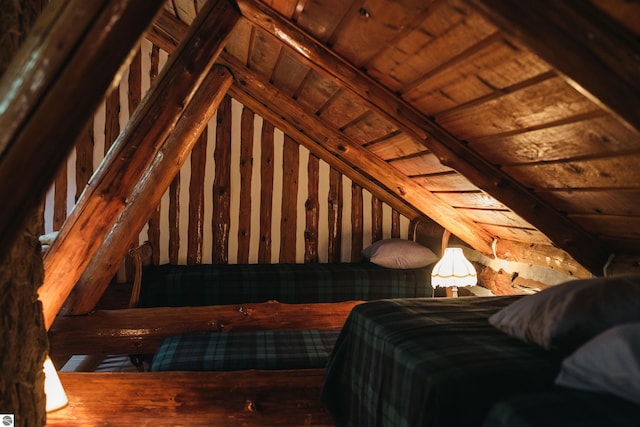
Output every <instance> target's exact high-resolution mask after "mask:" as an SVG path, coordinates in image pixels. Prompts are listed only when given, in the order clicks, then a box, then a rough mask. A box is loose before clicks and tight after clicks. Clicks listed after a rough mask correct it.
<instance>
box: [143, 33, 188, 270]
mask: <svg viewBox="0 0 640 427" xmlns="http://www.w3.org/2000/svg"><path fill="white" fill-rule="evenodd" d="M185 33H186V31H185ZM150 60H151V61H150V62H151V63H150V66H149V81H150V82H151V84H152V85H153V84H154V82H155V80H156V79H157V78H158V70H159V66H160V48H159V47H158V46H155V45H154V46H152V48H151V58H150ZM147 239H148V241H149V243H150V244H151V247H152V248H153V264H154V265H158V264H159V263H160V204H158V206H156V209H155V210H154V211H153V213H152V214H151V215H150V216H149V223H148V227H147Z"/></svg>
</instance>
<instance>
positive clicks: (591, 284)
mask: <svg viewBox="0 0 640 427" xmlns="http://www.w3.org/2000/svg"><path fill="white" fill-rule="evenodd" d="M634 321H640V275H633V276H617V277H609V278H594V279H584V280H573V281H569V282H566V283H564V284H560V285H556V286H554V287H551V288H547V289H545V290H543V291H541V292H539V293H537V294H535V295H528V296H524V297H522V298H520V299H519V300H517V301H516V302H514V303H512V304H510V305H508V306H507V307H505V308H503V309H502V310H500V311H498V312H497V313H495V314H494V315H492V316H491V317H490V318H489V322H490V323H491V324H492V325H493V326H495V327H496V328H498V329H500V330H502V331H503V332H506V333H507V334H509V335H513V336H514V337H517V338H520V339H522V340H524V341H528V342H532V343H536V344H538V345H540V346H542V347H544V348H546V349H547V350H559V351H561V352H564V353H566V354H568V353H570V352H572V351H574V350H575V349H576V348H578V347H579V346H581V345H582V344H584V343H585V342H587V341H588V340H590V339H591V338H593V337H595V336H596V335H598V334H599V333H601V332H603V331H604V330H606V329H608V328H610V327H612V326H614V325H618V324H620V323H626V322H634Z"/></svg>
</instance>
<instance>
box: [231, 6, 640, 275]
mask: <svg viewBox="0 0 640 427" xmlns="http://www.w3.org/2000/svg"><path fill="white" fill-rule="evenodd" d="M481 1H484V0H475V2H476V3H480V2H481ZM487 2H488V3H490V4H491V5H493V4H497V3H503V4H504V6H501V7H500V8H499V9H507V8H508V7H507V3H508V2H503V1H501V0H495V1H494V0H487ZM238 3H239V5H240V8H241V10H242V13H243V16H244V17H245V18H247V19H248V20H249V21H251V22H252V23H254V24H255V25H256V26H258V27H260V28H261V29H263V30H265V31H267V32H268V33H270V34H271V35H272V36H274V37H276V38H277V39H278V40H279V41H281V42H283V43H284V44H285V45H286V46H288V47H289V48H290V49H292V50H293V51H294V52H296V54H297V55H298V57H299V58H300V59H301V61H302V62H303V63H304V64H305V65H307V66H309V67H311V68H313V69H315V70H317V71H318V72H320V73H323V74H326V75H329V76H332V77H334V82H335V83H336V84H337V85H339V86H340V87H342V88H343V89H345V90H347V91H348V92H350V93H352V94H353V95H355V96H357V97H358V98H359V99H361V100H362V101H363V102H364V103H365V104H366V105H367V106H368V107H369V108H371V109H372V110H374V111H377V112H378V113H379V114H381V115H382V116H383V117H385V118H386V119H387V120H389V121H390V122H391V123H394V124H395V125H396V126H398V127H399V128H400V129H402V130H404V131H405V132H407V133H408V134H409V135H412V136H413V137H414V138H415V139H416V140H418V141H421V142H422V143H423V144H424V145H425V146H426V147H427V148H429V150H431V151H432V152H433V153H434V154H435V155H436V156H438V159H439V160H440V161H441V162H442V163H443V164H445V165H446V166H449V167H451V168H453V169H455V170H457V171H458V172H460V173H461V174H463V175H464V176H465V177H466V178H467V179H468V180H469V181H471V182H472V183H473V184H475V185H476V186H478V187H479V188H481V189H482V190H484V191H486V192H487V193H488V194H490V195H492V196H494V197H495V198H496V199H497V200H500V201H501V202H503V203H505V204H506V205H508V206H509V207H510V208H511V209H512V210H513V211H514V212H516V213H517V214H518V215H519V216H521V217H522V218H523V219H525V220H526V221H528V222H529V223H531V224H533V225H534V226H536V228H538V229H539V230H540V231H542V232H543V233H544V234H545V235H547V236H548V237H549V238H550V239H551V240H552V241H553V242H554V244H556V245H558V246H559V247H560V248H562V249H564V250H566V251H567V252H569V253H570V254H571V255H572V256H573V257H574V258H576V260H578V261H579V262H581V263H582V264H583V265H585V266H586V267H587V268H589V269H590V270H591V271H592V272H595V273H599V272H600V271H601V269H602V266H603V265H604V264H605V263H606V261H607V258H608V256H609V253H608V251H606V250H605V248H603V247H602V245H601V243H600V242H599V241H598V240H597V239H596V238H595V237H594V236H592V235H591V234H589V233H586V232H585V231H584V230H583V229H582V228H580V227H578V226H576V225H575V224H574V223H573V222H572V221H570V220H568V219H567V218H566V217H565V216H564V215H563V214H562V213H561V212H558V211H557V210H555V209H553V208H552V207H551V206H550V205H548V204H547V203H546V202H544V201H543V200H542V199H541V198H539V197H538V196H537V195H535V194H534V193H532V192H531V191H529V190H528V189H527V188H526V187H524V186H522V185H520V184H519V183H518V182H516V181H515V180H513V179H512V178H510V177H509V176H508V175H507V174H505V173H504V172H502V171H501V170H499V169H498V168H496V167H495V166H493V165H492V164H490V163H489V162H487V161H486V160H484V159H483V158H481V157H480V156H478V154H477V153H475V152H474V151H473V150H471V149H470V148H469V147H468V146H467V145H466V144H465V143H464V142H463V141H460V140H458V139H457V138H455V137H454V136H452V135H451V134H450V133H449V132H447V131H446V130H445V129H443V128H442V127H441V126H440V125H438V124H437V123H435V122H434V121H433V120H431V119H430V118H428V117H426V116H424V115H423V114H422V113H421V112H419V111H418V110H416V109H415V108H413V107H412V106H411V105H410V104H409V103H407V102H405V101H404V100H402V99H401V98H399V97H397V96H395V95H394V94H392V93H391V92H390V91H389V90H387V89H386V88H384V87H383V86H381V85H380V84H379V83H377V82H376V81H375V80H374V79H373V78H371V77H370V76H368V75H366V74H365V73H363V72H362V71H360V70H359V69H357V68H356V67H355V66H353V65H351V64H349V63H347V62H346V61H344V60H343V59H342V58H340V57H339V56H337V55H336V54H335V53H334V52H332V51H331V50H330V49H328V48H327V47H326V46H324V45H322V44H321V43H320V42H318V41H317V40H314V39H313V38H312V37H310V36H309V35H307V34H306V33H304V32H303V31H301V30H300V29H299V28H298V27H296V26H295V25H293V24H292V23H291V22H288V21H287V20H285V19H284V18H283V17H282V16H280V15H279V14H277V13H275V12H274V11H273V10H272V9H271V8H269V7H268V6H266V5H264V4H262V3H261V2H257V1H255V0H240V1H239V2H238ZM551 3H553V2H551V1H545V2H544V6H540V5H538V4H536V5H535V6H532V7H531V9H532V10H535V9H540V10H547V11H548V12H546V13H545V14H544V15H543V16H544V20H546V21H551V22H556V21H557V22H560V23H561V24H559V25H562V27H563V28H564V26H565V25H566V23H565V22H564V20H563V19H558V18H557V17H554V13H555V12H552V10H559V9H558V8H547V7H546V5H547V4H549V5H550V4H551ZM561 3H565V4H563V5H562V6H561V7H560V9H562V12H563V14H564V15H567V16H570V15H571V13H573V12H572V6H568V4H569V3H570V2H561ZM571 4H572V5H573V3H571ZM527 7H528V6H527ZM591 7H592V6H591ZM513 8H514V9H517V8H520V5H517V6H513ZM486 9H489V10H493V9H494V8H493V7H487V8H486ZM523 9H524V6H523ZM489 13H490V12H489ZM499 13H506V12H505V11H504V10H502V11H500V12H499ZM564 15H562V16H564ZM528 16H529V15H528V13H523V14H522V15H521V18H522V19H523V20H524V21H527V20H528ZM507 19H510V18H507ZM528 24H529V26H531V27H532V28H535V29H536V31H537V32H540V33H541V32H544V31H545V30H543V28H547V25H546V23H545V22H542V24H540V22H538V21H536V23H535V24H534V23H532V22H529V23H528ZM581 28H585V27H584V26H581ZM590 28H591V27H587V29H590ZM580 31H582V30H580ZM576 32H577V31H576ZM536 34H537V33H536ZM582 34H592V32H590V31H584V32H582ZM596 34H599V32H598V33H596ZM534 37H535V35H534ZM581 37H582V36H581ZM549 40H554V36H552V35H549V34H547V35H546V36H545V37H544V38H542V37H541V38H539V39H538V43H539V44H541V45H545V49H546V50H547V51H554V54H555V55H557V54H558V52H564V51H565V49H559V50H554V48H555V46H556V44H555V42H549ZM614 40H615V41H618V42H619V43H622V46H632V47H631V48H627V49H625V50H624V53H625V55H624V58H625V60H623V61H620V62H618V61H617V60H615V61H613V62H614V65H615V66H616V67H619V68H618V72H619V73H620V75H619V76H618V75H616V74H615V73H603V74H599V75H598V76H597V77H595V76H594V75H589V79H590V80H592V81H593V83H594V84H595V85H599V87H600V88H601V91H600V92H602V91H606V90H608V87H609V86H608V85H604V86H603V85H601V82H602V81H609V80H611V79H618V78H619V77H620V78H621V79H623V80H622V81H623V82H624V85H625V87H624V88H623V93H621V94H620V98H622V99H623V100H624V101H623V102H622V105H621V106H620V107H621V108H619V109H626V110H627V111H632V110H633V113H627V117H629V116H630V115H633V116H635V117H634V118H633V120H634V123H635V126H636V129H637V128H638V123H639V122H640V117H639V116H638V113H637V110H638V109H637V108H635V106H636V105H637V104H638V101H637V99H638V96H640V92H639V91H638V83H637V82H638V81H640V79H638V72H637V67H636V69H635V71H632V72H631V73H623V72H622V69H623V64H624V67H626V69H628V70H631V69H633V67H628V66H626V64H627V62H625V61H631V62H630V63H635V64H637V63H638V59H637V58H638V50H637V46H638V43H637V41H636V40H628V38H616V39H614ZM607 41H609V40H607ZM625 42H626V43H627V44H626V45H625V44H624V43H625ZM589 43H591V41H589ZM551 46H553V47H551ZM569 47H570V46H569ZM577 47H579V48H580V49H579V50H583V47H584V46H577ZM619 47H620V46H619V45H617V44H616V43H615V42H614V43H612V44H610V51H616V52H617V51H618V49H617V48H619ZM605 51H606V49H603V50H602V51H601V52H600V53H605ZM574 52H575V50H574ZM593 62H595V61H593V60H590V59H587V60H585V58H584V57H582V56H580V55H578V57H577V60H576V62H575V64H574V71H576V69H578V70H579V72H580V75H583V76H586V75H587V74H589V73H587V72H586V71H585V70H591V65H592V63H593ZM236 78H237V79H238V80H240V78H239V77H238V76H236ZM630 79H631V80H632V81H633V82H631V81H630ZM624 90H627V91H628V93H631V94H632V95H631V96H628V93H627V94H625V93H624ZM615 96H618V94H616V95H615ZM608 98H609V97H608ZM634 100H635V102H634ZM618 104H620V103H618ZM392 188H395V187H392ZM416 206H418V205H416ZM422 210H423V212H424V213H426V214H427V215H429V216H430V217H431V218H433V219H435V220H436V221H437V222H439V223H440V224H442V225H443V226H445V228H452V229H456V230H460V228H461V227H472V228H471V230H474V228H473V226H471V225H469V224H467V225H462V224H458V225H457V226H455V227H448V226H447V224H446V222H442V221H441V219H439V218H438V216H437V215H434V211H437V210H440V209H439V208H435V209H427V210H424V209H422ZM476 234H477V233H476ZM459 237H461V238H463V240H465V241H466V242H467V243H468V244H469V245H471V246H472V247H474V248H475V249H476V250H478V251H480V252H483V253H487V251H486V249H487V246H486V244H485V243H486V242H484V241H483V239H482V238H480V239H478V237H477V236H476V237H474V238H473V239H470V238H465V237H463V236H459ZM489 243H490V242H489Z"/></svg>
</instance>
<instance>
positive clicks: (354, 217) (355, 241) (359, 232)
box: [351, 183, 364, 262]
mask: <svg viewBox="0 0 640 427" xmlns="http://www.w3.org/2000/svg"><path fill="white" fill-rule="evenodd" d="M363 208H364V205H363V201H362V187H361V186H359V185H358V184H356V183H352V184H351V262H358V261H360V260H361V259H362V247H363V242H362V238H363V226H364V224H363V221H364V215H363Z"/></svg>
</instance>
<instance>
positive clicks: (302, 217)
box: [296, 145, 310, 263]
mask: <svg viewBox="0 0 640 427" xmlns="http://www.w3.org/2000/svg"><path fill="white" fill-rule="evenodd" d="M299 150H300V164H299V165H298V197H297V202H296V206H297V214H296V218H297V219H296V224H297V227H296V262H299V263H301V262H304V257H305V244H306V241H305V240H306V239H305V231H306V229H307V224H306V217H307V209H306V203H307V196H308V191H309V176H308V175H307V174H308V171H309V155H310V152H309V150H307V149H306V148H305V147H304V146H303V145H301V146H300V147H299Z"/></svg>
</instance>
